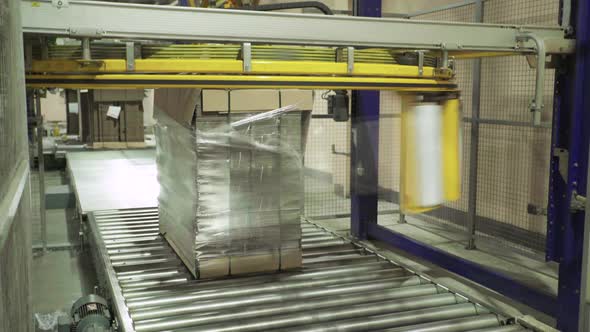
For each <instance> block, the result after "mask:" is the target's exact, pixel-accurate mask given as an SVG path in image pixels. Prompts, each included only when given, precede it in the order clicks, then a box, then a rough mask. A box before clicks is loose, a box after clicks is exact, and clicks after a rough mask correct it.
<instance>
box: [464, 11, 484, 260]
mask: <svg viewBox="0 0 590 332" xmlns="http://www.w3.org/2000/svg"><path fill="white" fill-rule="evenodd" d="M475 22H483V1H482V0H479V1H477V2H476V3H475ZM472 82H473V93H472V96H471V143H470V150H469V191H468V193H469V200H468V204H467V206H468V208H467V214H468V217H469V219H468V225H467V246H466V247H465V248H466V249H468V250H473V249H475V248H476V246H475V231H476V226H477V225H476V222H477V171H478V170H477V169H478V158H477V157H478V154H479V108H480V94H481V59H475V60H473V80H472Z"/></svg>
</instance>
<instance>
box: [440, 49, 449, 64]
mask: <svg viewBox="0 0 590 332" xmlns="http://www.w3.org/2000/svg"><path fill="white" fill-rule="evenodd" d="M440 67H441V68H449V52H448V51H447V50H443V51H442V55H441V64H440Z"/></svg>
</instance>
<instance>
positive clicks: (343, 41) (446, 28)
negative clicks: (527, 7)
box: [20, 0, 571, 53]
mask: <svg viewBox="0 0 590 332" xmlns="http://www.w3.org/2000/svg"><path fill="white" fill-rule="evenodd" d="M20 3H21V15H22V25H23V32H24V33H32V34H46V35H56V36H69V37H74V38H86V37H91V38H132V39H159V40H162V39H163V40H194V41H218V42H219V41H222V42H236V43H247V42H251V43H273V44H303V45H331V46H350V47H388V48H412V49H427V50H441V49H442V48H443V45H444V47H445V49H447V50H448V51H449V52H453V51H461V52H462V51H505V52H516V53H533V51H534V46H535V45H534V43H532V42H531V41H527V42H525V43H523V45H522V46H520V45H517V42H516V37H517V36H518V35H521V34H522V33H523V32H528V33H533V34H534V35H536V36H538V37H539V38H541V39H543V40H551V43H549V44H551V45H554V46H553V47H550V48H549V50H548V51H549V53H551V52H554V53H555V52H570V51H571V47H570V46H571V41H566V40H565V39H564V32H563V29H562V28H561V27H541V26H517V25H510V24H502V25H500V24H474V23H458V22H434V21H416V20H407V19H383V18H380V19H376V18H365V17H344V16H318V15H306V14H289V13H275V12H254V11H233V10H214V9H199V8H186V7H178V6H154V5H138V4H123V3H112V2H98V1H70V3H69V7H64V8H56V7H54V6H52V4H51V2H50V1H40V2H38V1H32V0H24V1H21V2H20ZM227 31H231V34H228V33H227ZM482 36H485V38H482Z"/></svg>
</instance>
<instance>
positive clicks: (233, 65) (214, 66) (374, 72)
mask: <svg viewBox="0 0 590 332" xmlns="http://www.w3.org/2000/svg"><path fill="white" fill-rule="evenodd" d="M243 67H244V66H243V62H242V60H223V59H222V60H216V59H137V60H135V64H134V70H133V71H128V70H127V63H126V61H125V60H123V59H105V60H34V61H33V63H32V67H31V70H30V71H29V72H30V73H51V74H56V73H62V74H63V73H69V74H90V73H92V74H115V73H129V74H132V73H153V74H180V73H198V74H254V75H267V74H276V75H338V76H378V77H416V78H420V77H430V78H440V79H449V78H451V76H452V75H451V73H450V71H438V70H436V69H435V68H432V67H424V68H423V73H422V75H420V74H419V70H418V67H417V66H406V65H397V64H377V63H355V64H354V67H353V70H352V72H351V73H348V69H347V64H346V63H344V62H325V61H270V60H253V61H252V65H251V70H250V71H249V72H247V73H246V72H244V70H243Z"/></svg>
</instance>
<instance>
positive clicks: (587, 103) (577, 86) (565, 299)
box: [547, 0, 590, 331]
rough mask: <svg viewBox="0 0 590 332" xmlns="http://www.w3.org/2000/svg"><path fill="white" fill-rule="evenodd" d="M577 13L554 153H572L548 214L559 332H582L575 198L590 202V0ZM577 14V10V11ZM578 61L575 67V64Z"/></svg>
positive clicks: (554, 181)
mask: <svg viewBox="0 0 590 332" xmlns="http://www.w3.org/2000/svg"><path fill="white" fill-rule="evenodd" d="M572 9H573V11H572V12H576V13H577V15H576V17H575V18H574V19H575V25H574V24H573V26H575V27H576V29H575V36H576V54H575V59H569V61H566V62H565V63H564V66H563V68H561V70H560V71H559V72H558V74H557V77H556V103H555V105H556V106H555V109H554V127H553V133H554V135H553V137H552V147H553V148H563V149H566V150H567V151H568V153H569V158H568V174H567V179H563V177H562V175H561V174H560V173H559V167H558V166H559V159H558V158H556V157H555V156H554V157H553V158H552V165H551V179H550V181H551V182H550V189H551V190H550V192H551V194H550V197H549V208H548V221H549V224H548V232H547V233H548V237H547V259H548V260H553V261H556V262H559V288H558V289H559V291H558V296H557V297H558V303H559V305H558V312H557V315H556V318H557V328H558V329H560V330H562V331H577V330H578V321H579V306H580V289H581V282H582V280H581V274H582V248H583V241H584V212H583V211H572V210H571V208H570V206H571V200H572V196H573V192H577V193H578V194H580V195H583V196H586V185H587V180H588V179H587V172H586V171H587V169H588V145H589V142H590V137H589V134H590V132H589V131H588V128H590V95H589V91H590V25H589V24H588V22H587V18H588V16H589V15H590V0H580V1H573V2H572ZM576 9H577V10H576ZM572 60H573V61H572Z"/></svg>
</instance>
